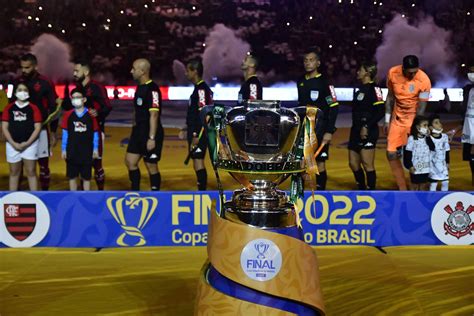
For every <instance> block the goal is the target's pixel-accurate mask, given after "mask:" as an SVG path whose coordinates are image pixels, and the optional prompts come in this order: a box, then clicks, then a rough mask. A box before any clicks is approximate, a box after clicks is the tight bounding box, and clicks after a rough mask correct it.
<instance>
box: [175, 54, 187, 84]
mask: <svg viewBox="0 0 474 316" xmlns="http://www.w3.org/2000/svg"><path fill="white" fill-rule="evenodd" d="M185 72H186V66H185V65H184V64H183V63H182V62H180V61H179V60H177V59H175V60H173V75H174V78H175V84H177V85H185V84H189V80H188V79H187V78H186V75H185Z"/></svg>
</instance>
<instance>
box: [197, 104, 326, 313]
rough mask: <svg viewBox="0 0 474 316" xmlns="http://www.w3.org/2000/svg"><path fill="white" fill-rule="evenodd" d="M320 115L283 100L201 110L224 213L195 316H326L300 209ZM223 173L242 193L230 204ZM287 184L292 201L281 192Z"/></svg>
mask: <svg viewBox="0 0 474 316" xmlns="http://www.w3.org/2000/svg"><path fill="white" fill-rule="evenodd" d="M317 113H318V112H317V110H316V109H315V108H311V109H307V108H305V107H299V108H295V109H289V108H284V107H281V105H280V102H279V101H247V102H244V103H243V104H242V105H241V106H238V107H233V108H230V107H224V106H219V105H214V106H212V107H207V108H206V109H205V110H203V111H202V115H203V116H207V117H206V119H204V118H203V121H205V122H207V123H208V124H207V125H208V126H207V127H208V128H207V132H208V137H209V149H210V153H211V160H212V162H213V166H214V169H215V171H216V176H217V179H218V184H219V190H220V191H221V205H223V207H222V208H221V212H220V214H217V213H216V212H214V211H213V212H211V221H210V225H209V237H208V248H207V249H208V257H209V261H208V262H206V264H205V265H204V267H203V270H202V274H201V279H200V283H199V289H198V295H197V302H196V308H195V314H196V315H292V314H298V315H323V314H324V305H323V300H322V295H321V288H320V286H319V271H318V263H317V258H316V255H315V253H314V251H313V249H312V248H311V247H310V246H308V245H307V244H306V243H304V241H303V233H302V229H301V227H300V223H299V219H298V213H297V210H296V209H295V204H296V200H297V198H298V197H301V196H302V194H303V188H302V183H303V182H302V173H303V172H305V171H307V170H308V168H309V167H311V168H312V167H314V166H315V164H314V158H312V157H308V156H309V154H306V152H308V153H309V152H310V151H309V150H305V149H308V148H307V147H308V146H312V147H311V148H314V146H315V139H316V138H315V135H314V128H315V123H316V121H317V120H316V117H317ZM311 153H314V151H311ZM311 156H312V154H311ZM311 161H312V163H311ZM219 171H227V172H229V173H230V174H231V176H232V177H233V178H234V179H236V180H237V181H238V182H239V183H240V184H241V185H242V186H243V188H242V189H240V190H236V191H235V192H234V193H233V196H232V199H231V200H230V201H228V202H225V203H224V199H223V192H222V187H221V185H220V181H219V174H218V172H219ZM288 177H291V178H292V179H291V180H292V181H291V182H292V185H291V190H290V196H288V195H287V194H286V193H285V192H284V191H280V190H278V189H277V186H278V185H279V184H281V183H282V182H283V181H284V180H286V179H287V178H288Z"/></svg>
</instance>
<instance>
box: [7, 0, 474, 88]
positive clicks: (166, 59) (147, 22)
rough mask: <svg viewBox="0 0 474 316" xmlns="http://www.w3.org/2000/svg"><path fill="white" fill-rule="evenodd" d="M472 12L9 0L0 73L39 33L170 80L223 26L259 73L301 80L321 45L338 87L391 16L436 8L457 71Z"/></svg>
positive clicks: (471, 43)
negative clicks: (144, 62) (309, 48)
mask: <svg viewBox="0 0 474 316" xmlns="http://www.w3.org/2000/svg"><path fill="white" fill-rule="evenodd" d="M471 9H472V1H469V0H455V1H448V0H438V1H430V0H412V1H386V2H385V1H378V0H375V1H361V0H321V1H309V0H306V1H297V2H293V1H291V2H289V1H282V0H279V1H270V0H258V1H248V0H234V1H182V0H177V1H169V0H164V1H161V0H160V1H155V0H147V1H144V0H140V1H130V0H117V1H106V0H84V1H72V0H65V1H61V0H50V1H41V0H33V1H32V0H28V1H8V2H6V3H4V4H3V5H2V6H1V8H0V12H1V15H2V16H5V17H8V18H6V19H2V20H1V21H0V23H1V27H0V38H1V39H2V48H1V49H0V74H1V76H2V77H1V78H0V80H2V79H3V80H5V79H8V78H9V77H12V76H13V73H15V72H16V71H17V66H16V64H15V62H13V61H15V60H17V58H18V56H19V55H20V54H19V52H24V51H25V50H26V51H27V50H28V48H29V47H30V45H31V43H32V41H34V39H35V38H37V37H38V36H39V35H40V34H43V33H52V34H54V35H56V36H58V37H59V38H61V39H63V40H64V41H65V42H67V43H68V44H70V45H71V47H72V51H73V52H77V51H81V52H88V56H86V57H87V58H88V59H89V60H92V63H93V66H94V69H97V71H98V72H99V73H100V72H103V73H110V74H111V76H108V77H107V78H108V79H107V80H108V81H109V82H106V83H108V84H126V83H127V82H128V81H130V77H129V74H128V65H130V64H131V63H132V62H133V60H134V59H136V58H140V57H146V58H148V59H149V60H150V62H151V63H152V64H153V65H155V66H156V67H155V72H154V74H153V75H154V77H156V79H157V80H158V82H159V83H170V82H171V83H172V82H173V80H174V76H173V70H172V64H173V60H175V59H177V60H182V61H186V60H189V59H192V58H195V57H198V56H199V55H201V54H202V53H203V51H204V49H205V47H204V46H203V44H204V42H205V39H206V36H207V35H208V33H209V31H210V30H211V29H212V28H213V26H214V25H216V24H217V23H222V24H224V25H226V26H227V27H230V28H232V29H234V30H235V32H236V34H237V36H239V37H241V38H242V39H243V40H244V41H246V42H248V43H249V44H250V46H251V49H252V53H253V54H254V55H255V56H258V57H260V59H261V62H260V69H261V71H263V72H269V71H271V70H274V69H275V68H276V66H275V65H278V73H279V74H281V75H282V76H284V79H285V80H296V78H297V77H298V74H299V72H300V70H301V68H300V65H299V63H298V61H299V58H301V56H302V54H303V53H304V49H305V47H306V44H303V45H301V44H302V43H317V45H318V46H320V47H321V48H323V49H322V51H323V53H324V55H325V56H323V57H324V58H323V59H324V61H325V62H324V64H323V69H325V72H326V73H327V75H328V77H329V78H330V79H331V80H332V81H333V82H334V84H336V85H338V86H341V85H349V84H354V83H356V80H355V79H354V78H355V75H356V70H357V60H362V59H369V58H370V57H372V56H374V53H375V50H376V48H377V47H378V46H379V45H380V44H381V41H382V36H383V34H382V32H383V28H384V25H385V24H386V23H387V22H389V21H390V20H391V19H392V17H393V15H394V14H402V15H403V16H404V17H406V18H407V19H408V20H409V21H413V20H416V19H417V18H418V17H420V16H422V15H430V16H432V17H433V19H434V21H435V23H436V24H437V25H438V26H440V27H442V28H444V29H446V30H448V31H450V32H451V34H452V36H451V38H450V41H451V44H452V46H453V51H455V52H456V54H457V56H455V59H456V60H457V61H459V62H458V67H459V69H458V71H459V74H461V73H462V69H461V64H463V63H465V62H467V59H468V58H469V52H472V51H473V47H474V39H473V37H472V36H469V34H472V33H473V32H474V19H473V15H474V12H470V10H471ZM12 28H13V29H14V30H15V32H11V31H10V30H11V29H12ZM355 42H357V43H358V44H355ZM361 43H363V45H361ZM262 57H264V58H262ZM156 70H158V71H156ZM264 83H265V84H267V85H268V84H271V82H264Z"/></svg>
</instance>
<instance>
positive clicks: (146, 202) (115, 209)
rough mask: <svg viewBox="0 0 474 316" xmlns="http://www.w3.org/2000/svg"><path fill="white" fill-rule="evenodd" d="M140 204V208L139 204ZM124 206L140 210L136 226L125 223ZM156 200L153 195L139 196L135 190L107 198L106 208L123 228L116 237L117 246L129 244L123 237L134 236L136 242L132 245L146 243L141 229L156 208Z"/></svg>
mask: <svg viewBox="0 0 474 316" xmlns="http://www.w3.org/2000/svg"><path fill="white" fill-rule="evenodd" d="M140 204H141V209H139V205H140ZM124 206H128V207H129V209H130V210H140V212H141V213H140V218H139V220H138V224H137V225H136V226H132V225H130V224H128V223H127V220H126V218H125V213H124ZM157 206H158V200H157V199H156V198H154V197H141V196H140V194H138V193H136V192H130V193H127V194H125V196H124V197H121V198H117V197H111V198H108V199H107V208H108V210H109V212H110V213H111V214H112V216H113V217H114V219H115V221H116V222H117V223H118V224H119V225H120V226H121V227H122V228H123V230H124V232H123V233H122V234H121V235H120V236H119V237H118V238H117V244H118V245H119V246H131V245H130V244H127V243H126V242H125V237H126V236H130V237H136V238H138V242H137V243H135V244H134V245H133V246H143V245H145V244H146V240H145V237H144V236H143V234H142V231H141V230H142V229H143V228H144V227H145V226H146V224H147V223H148V222H149V221H150V218H151V217H152V216H153V213H154V212H155V210H156V208H157Z"/></svg>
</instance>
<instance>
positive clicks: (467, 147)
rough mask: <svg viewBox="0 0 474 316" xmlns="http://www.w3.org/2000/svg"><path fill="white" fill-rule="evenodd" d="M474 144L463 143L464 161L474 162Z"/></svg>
mask: <svg viewBox="0 0 474 316" xmlns="http://www.w3.org/2000/svg"><path fill="white" fill-rule="evenodd" d="M472 146H473V145H472V144H469V143H462V160H464V161H474V155H473V154H471V148H472Z"/></svg>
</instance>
